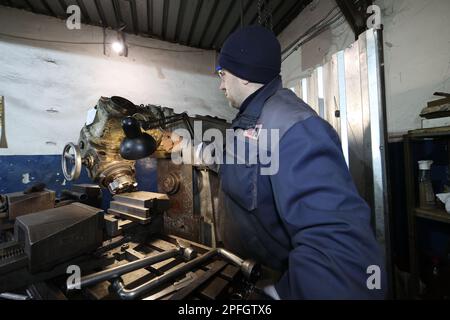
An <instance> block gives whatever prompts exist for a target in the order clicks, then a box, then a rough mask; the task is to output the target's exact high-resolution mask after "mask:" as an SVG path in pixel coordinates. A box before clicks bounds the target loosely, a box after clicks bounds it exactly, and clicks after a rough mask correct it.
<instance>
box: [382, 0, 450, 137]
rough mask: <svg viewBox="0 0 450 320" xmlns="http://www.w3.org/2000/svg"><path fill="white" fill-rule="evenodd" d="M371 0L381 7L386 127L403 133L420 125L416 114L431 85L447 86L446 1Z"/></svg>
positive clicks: (449, 25)
mask: <svg viewBox="0 0 450 320" xmlns="http://www.w3.org/2000/svg"><path fill="white" fill-rule="evenodd" d="M377 4H379V5H380V6H381V7H382V9H383V23H384V41H385V46H384V50H385V66H386V70H385V72H386V96H387V117H388V130H389V132H390V133H391V134H392V133H404V132H405V131H407V130H412V129H417V128H420V126H421V123H420V119H421V118H420V117H419V114H420V112H421V110H422V109H423V108H424V107H425V106H426V103H427V102H428V101H430V100H435V99H436V97H433V93H434V92H435V91H445V92H450V1H449V0H395V1H392V0H382V1H378V2H377ZM447 120H448V119H447ZM449 124H450V123H449Z"/></svg>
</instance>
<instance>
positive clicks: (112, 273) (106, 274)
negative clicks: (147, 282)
mask: <svg viewBox="0 0 450 320" xmlns="http://www.w3.org/2000/svg"><path fill="white" fill-rule="evenodd" d="M184 251H185V249H184V248H182V247H179V248H177V249H172V250H169V251H165V252H163V253H160V254H158V255H155V256H151V257H146V258H144V259H139V260H136V261H133V262H130V263H127V264H124V265H121V266H117V267H114V268H110V269H106V270H103V271H100V272H97V273H93V274H90V275H87V276H85V277H82V278H81V279H80V282H79V283H71V284H68V285H67V290H74V289H81V288H84V287H87V286H91V285H94V284H96V283H99V282H102V281H105V280H110V279H113V278H118V277H120V276H121V275H124V274H126V273H129V272H132V271H135V270H138V269H141V268H144V267H147V266H150V265H152V264H155V263H158V262H161V261H164V260H167V259H170V258H173V257H175V256H177V255H180V254H183V253H184Z"/></svg>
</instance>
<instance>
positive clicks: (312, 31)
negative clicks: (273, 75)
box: [282, 7, 345, 61]
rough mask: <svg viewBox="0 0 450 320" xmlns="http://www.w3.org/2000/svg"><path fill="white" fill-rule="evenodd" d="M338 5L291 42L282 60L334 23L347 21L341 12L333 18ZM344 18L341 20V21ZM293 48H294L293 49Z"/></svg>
mask: <svg viewBox="0 0 450 320" xmlns="http://www.w3.org/2000/svg"><path fill="white" fill-rule="evenodd" d="M336 8H337V7H335V8H333V9H332V10H331V11H330V12H329V13H328V14H327V15H326V16H325V17H324V18H323V19H322V20H320V21H319V22H318V23H316V24H315V25H313V26H312V27H311V28H309V29H308V30H307V31H306V32H305V33H304V34H302V35H301V36H300V37H299V38H297V40H296V41H294V42H293V43H291V45H289V46H288V47H287V48H286V49H285V50H284V51H283V52H282V54H285V53H286V52H288V51H289V50H290V51H289V52H288V54H287V55H286V56H285V57H284V58H283V59H282V61H285V60H286V59H287V58H288V57H289V56H290V55H291V54H293V53H294V52H295V51H297V50H298V49H299V48H300V47H301V46H302V45H304V44H305V43H307V42H309V41H311V40H312V39H313V38H315V37H316V36H318V35H319V34H321V33H322V32H324V31H325V30H327V29H328V28H330V27H331V26H332V25H333V24H334V23H336V22H339V24H337V25H336V26H335V27H338V26H340V25H341V24H343V23H344V22H345V19H342V17H343V15H342V13H341V12H338V13H336V14H334V15H333V16H332V17H331V18H329V17H330V16H331V14H332V13H333V11H334V10H336ZM340 19H342V20H341V21H339V20H340ZM292 48H293V49H292ZM291 49H292V50H291Z"/></svg>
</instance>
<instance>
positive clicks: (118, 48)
mask: <svg viewBox="0 0 450 320" xmlns="http://www.w3.org/2000/svg"><path fill="white" fill-rule="evenodd" d="M111 47H112V49H113V50H114V52H116V53H122V52H123V48H124V46H123V43H122V42H120V41H114V42H113V43H112V45H111Z"/></svg>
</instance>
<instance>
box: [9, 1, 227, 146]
mask: <svg viewBox="0 0 450 320" xmlns="http://www.w3.org/2000/svg"><path fill="white" fill-rule="evenodd" d="M6 35H14V36H19V37H26V38H36V39H46V40H58V41H65V42H76V43H80V42H84V43H92V42H94V43H100V44H68V43H51V42H42V41H31V40H26V39H18V38H13V37H9V36H6ZM113 37H115V33H114V32H112V31H109V32H108V37H107V41H112V38H113ZM102 42H103V31H102V29H101V28H98V27H92V26H86V25H82V28H81V30H68V29H67V28H66V25H65V22H64V21H62V20H59V19H56V18H51V17H46V16H42V15H36V14H33V13H29V12H25V11H21V10H17V9H11V8H6V7H2V6H0V95H3V96H5V106H6V133H7V139H8V145H9V148H8V149H0V155H34V154H59V153H60V152H61V151H62V148H63V146H64V144H65V143H67V142H68V141H77V139H78V134H79V131H80V129H81V127H82V126H83V123H84V121H85V119H86V111H87V110H88V109H89V108H91V107H92V106H94V105H95V104H96V102H97V101H98V99H99V98H100V96H113V95H119V96H123V97H126V98H128V99H129V100H131V101H132V102H134V103H135V104H156V105H163V106H167V107H172V108H174V109H175V111H176V112H183V111H187V112H188V113H189V114H191V115H194V114H200V115H212V116H218V117H221V118H225V119H227V120H231V119H232V118H233V116H234V113H235V111H233V110H232V109H231V108H230V107H229V106H228V103H227V102H226V99H225V98H224V96H223V94H222V93H221V92H220V90H219V89H218V88H219V80H218V78H217V76H216V75H215V74H214V70H215V60H216V53H215V52H214V51H205V50H198V49H194V48H189V47H184V46H180V45H176V44H170V43H166V42H162V41H157V40H153V39H147V38H142V37H137V36H127V42H128V43H130V48H129V53H128V57H120V56H117V55H116V54H114V53H112V52H109V51H110V50H109V49H108V52H107V55H106V56H105V55H104V54H103V45H102V44H101V43H102ZM131 43H132V44H139V45H144V46H149V47H154V48H162V49H170V50H175V51H179V52H174V51H166V50H155V49H149V48H142V47H137V46H133V45H131Z"/></svg>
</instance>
